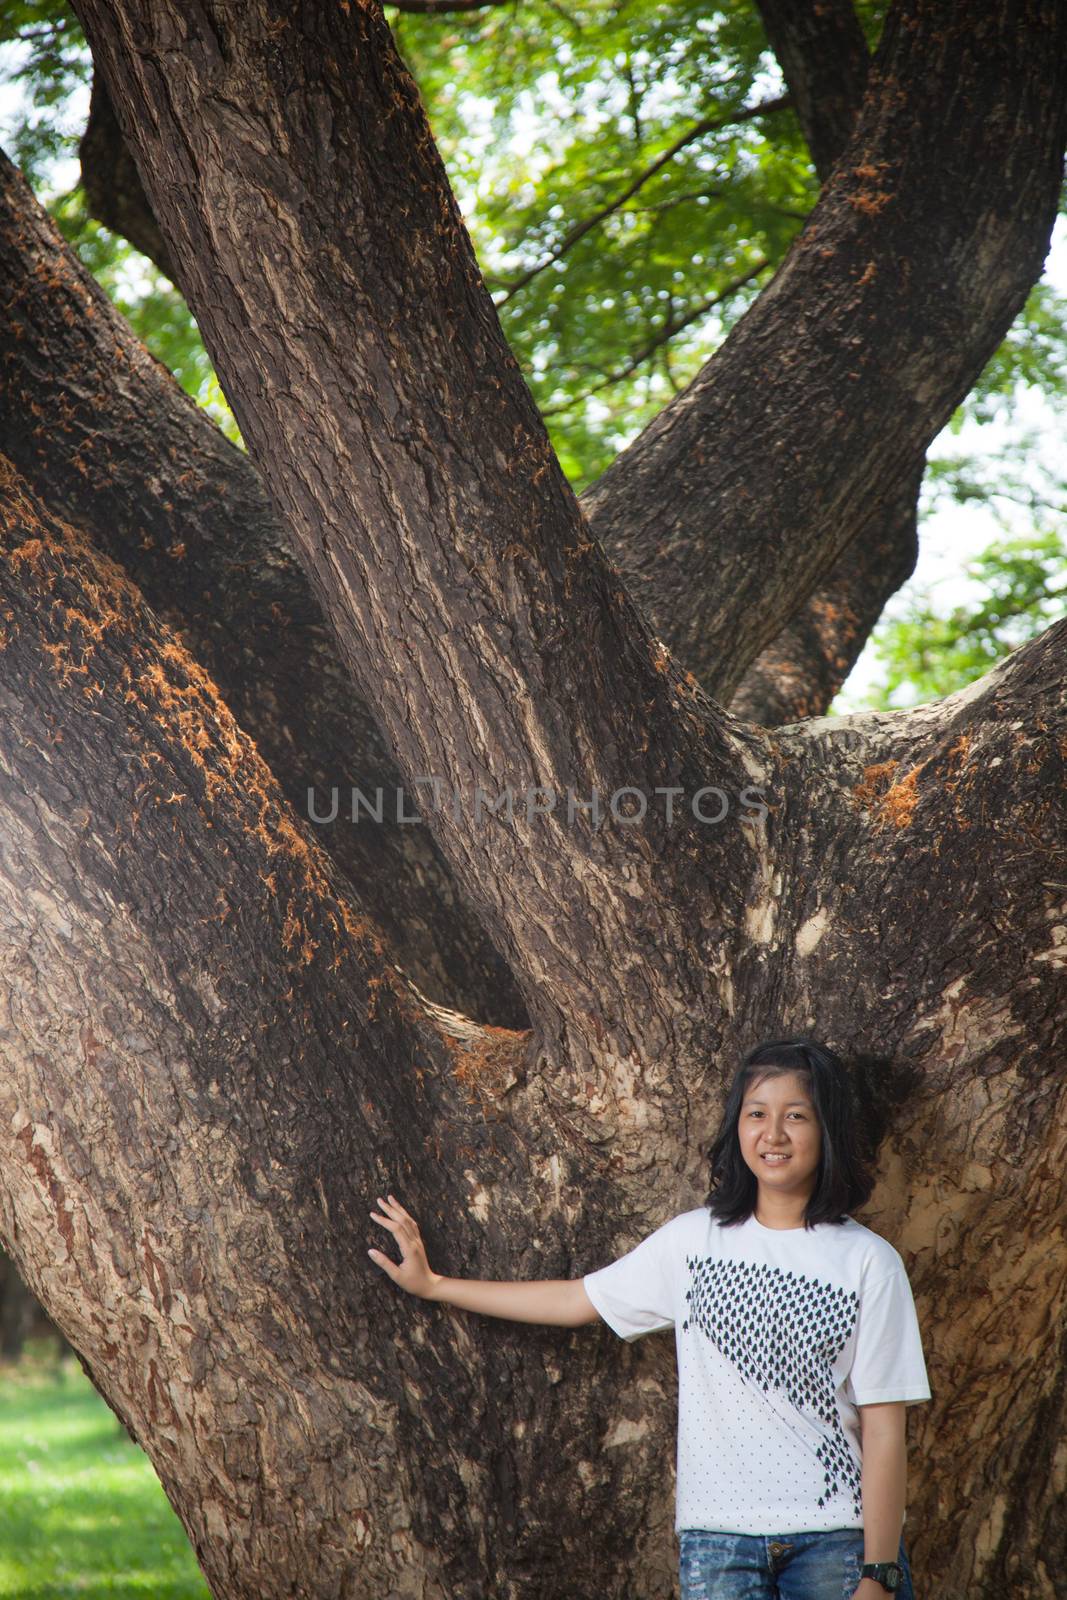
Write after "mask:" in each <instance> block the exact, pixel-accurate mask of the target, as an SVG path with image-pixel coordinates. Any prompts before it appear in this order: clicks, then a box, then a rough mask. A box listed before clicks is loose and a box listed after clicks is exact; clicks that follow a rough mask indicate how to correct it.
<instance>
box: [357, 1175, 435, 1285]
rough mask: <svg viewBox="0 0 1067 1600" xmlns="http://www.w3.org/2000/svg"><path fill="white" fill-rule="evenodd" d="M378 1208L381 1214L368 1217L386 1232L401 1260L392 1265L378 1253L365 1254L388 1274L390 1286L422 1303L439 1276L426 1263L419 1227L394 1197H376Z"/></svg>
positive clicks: (375, 1213)
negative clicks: (397, 1250)
mask: <svg viewBox="0 0 1067 1600" xmlns="http://www.w3.org/2000/svg"><path fill="white" fill-rule="evenodd" d="M378 1204H379V1205H380V1206H381V1208H382V1210H381V1214H379V1213H378V1212H377V1211H372V1212H371V1216H372V1217H373V1218H374V1220H375V1222H380V1223H381V1225H382V1227H383V1228H388V1229H389V1231H390V1233H391V1234H392V1235H393V1237H394V1239H395V1240H396V1242H397V1244H398V1245H399V1246H400V1255H401V1260H400V1261H399V1262H396V1261H393V1260H391V1259H390V1257H389V1256H387V1255H385V1254H384V1252H383V1251H381V1250H368V1251H367V1254H368V1255H369V1256H370V1258H371V1260H372V1261H374V1262H376V1263H377V1265H378V1266H379V1267H381V1269H382V1271H383V1272H387V1273H388V1274H389V1276H390V1277H391V1278H392V1280H393V1282H394V1283H396V1284H399V1285H400V1287H401V1289H406V1290H407V1292H408V1294H415V1295H418V1296H419V1297H420V1298H421V1299H425V1298H426V1297H427V1296H428V1295H429V1294H430V1292H431V1290H432V1289H433V1287H434V1285H435V1284H436V1283H437V1282H438V1280H439V1279H440V1277H441V1274H440V1273H439V1272H434V1271H433V1269H432V1267H431V1266H430V1263H429V1262H428V1261H427V1259H426V1246H425V1245H424V1244H423V1242H422V1235H421V1233H420V1232H419V1225H418V1223H417V1222H416V1221H415V1218H414V1217H412V1216H409V1214H408V1213H407V1212H406V1211H405V1210H404V1207H403V1206H402V1205H401V1204H400V1202H399V1201H398V1200H397V1199H396V1197H395V1195H389V1196H388V1197H387V1198H386V1199H385V1200H383V1199H382V1197H381V1195H379V1196H378Z"/></svg>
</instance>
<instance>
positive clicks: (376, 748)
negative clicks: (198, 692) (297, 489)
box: [0, 152, 527, 1026]
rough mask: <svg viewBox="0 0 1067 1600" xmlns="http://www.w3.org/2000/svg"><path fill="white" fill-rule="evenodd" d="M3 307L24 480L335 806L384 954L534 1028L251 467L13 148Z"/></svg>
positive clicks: (5, 422) (2, 174)
mask: <svg viewBox="0 0 1067 1600" xmlns="http://www.w3.org/2000/svg"><path fill="white" fill-rule="evenodd" d="M0 305H2V307H3V316H2V317H0V362H2V370H3V374H4V381H3V383H2V384H0V432H2V436H3V439H4V443H5V448H6V450H7V452H8V455H9V457H10V459H11V461H12V462H13V463H14V464H15V465H16V466H17V468H18V470H19V472H20V473H22V474H23V475H24V476H25V477H26V479H27V480H28V481H29V483H30V484H32V485H34V486H35V487H36V489H37V491H38V493H39V494H40V495H42V496H43V497H44V498H45V500H46V502H47V504H48V505H49V506H50V507H51V508H53V509H54V510H58V511H61V512H62V514H63V515H65V516H67V517H68V518H70V519H71V520H73V521H74V522H75V523H76V524H77V525H78V526H80V527H82V528H84V529H87V530H88V529H91V530H92V534H93V538H94V540H95V542H96V544H97V545H98V547H99V548H100V549H101V550H103V551H105V552H106V553H107V554H109V555H110V556H112V557H113V559H114V560H115V561H117V562H118V563H119V564H120V565H121V566H122V567H123V568H124V569H125V570H126V571H127V572H128V573H129V575H130V576H131V578H132V579H133V580H134V582H135V583H136V584H137V585H138V587H139V588H140V589H141V590H142V592H143V593H144V595H145V596H146V598H147V599H148V600H149V602H150V603H151V604H152V605H153V607H154V608H155V610H156V612H157V613H158V614H159V615H160V616H161V617H162V618H164V619H165V620H166V621H167V622H168V623H169V624H170V625H171V626H172V627H173V628H175V629H176V630H177V631H179V632H180V633H181V635H182V638H183V639H184V641H185V642H186V644H187V645H188V647H189V649H190V650H191V651H192V652H193V654H194V655H195V656H196V658H197V660H198V661H199V662H200V663H201V665H202V666H204V667H205V669H206V670H207V671H208V672H209V673H210V674H211V677H212V678H213V679H214V681H215V682H216V683H217V684H218V685H219V687H220V689H221V690H222V693H223V694H224V695H225V698H226V702H227V704H228V705H229V707H230V709H231V710H232V711H233V713H234V715H235V716H236V718H237V720H238V722H239V723H240V725H241V727H242V728H244V729H245V730H246V731H247V732H248V733H249V734H250V735H251V736H252V737H253V738H254V739H255V741H256V743H257V745H258V747H259V749H260V751H261V752H262V754H263V756H264V758H265V759H266V760H267V762H268V763H269V765H270V767H271V769H272V771H273V772H274V773H275V774H276V776H277V778H278V780H279V782H280V783H281V785H282V788H283V790H284V791H285V794H286V797H287V799H288V800H289V802H290V804H291V805H292V806H293V807H294V808H295V809H296V810H297V811H298V812H300V813H301V815H303V816H309V815H310V814H311V812H312V811H313V813H314V815H315V816H317V817H322V818H324V819H325V818H328V817H329V816H330V813H331V810H332V804H331V802H332V799H333V798H334V797H336V801H337V818H336V820H335V821H334V822H332V823H329V824H328V825H327V824H324V825H323V826H322V827H321V828H320V829H319V831H320V834H321V838H322V843H323V845H324V846H325V848H326V849H327V850H328V851H329V853H330V854H331V855H332V857H333V858H334V860H335V861H336V862H337V864H338V866H339V867H340V868H341V869H342V870H343V871H344V872H345V874H346V875H347V877H348V879H349V881H350V882H351V883H352V884H355V885H358V886H359V893H360V898H361V902H362V904H363V905H364V908H365V911H366V913H367V914H368V915H370V916H372V917H373V918H374V919H375V921H376V922H377V923H378V925H379V927H380V929H381V932H382V936H383V938H385V939H386V940H387V941H388V943H389V945H390V949H391V953H392V956H393V959H394V960H396V961H397V962H398V963H399V964H400V965H401V966H402V967H403V968H404V970H405V971H406V972H408V973H409V974H410V976H411V977H412V978H413V979H414V980H415V982H416V983H418V984H419V986H420V988H422V989H423V990H424V991H425V992H426V994H427V995H428V996H429V997H430V998H431V999H433V1000H435V1001H437V1002H438V1003H443V1004H448V1005H450V1006H455V1007H458V1008H459V1009H461V1010H462V1011H464V1012H466V1013H468V1014H470V1015H474V1016H477V1017H479V1018H480V1020H482V1021H483V1022H487V1023H496V1024H500V1025H504V1026H525V1024H526V1021H527V1019H526V1016H525V1012H524V1009H523V1005H522V1001H521V999H520V997H519V994H518V991H517V990H516V988H515V985H514V983H513V981H512V978H511V974H510V972H509V971H508V969H507V967H506V966H505V965H504V963H503V962H502V961H501V959H500V957H499V956H498V955H497V953H496V951H495V950H494V949H493V948H492V946H491V945H490V943H489V941H488V940H487V939H486V937H485V934H484V933H483V931H482V929H481V927H480V926H479V924H478V922H477V920H476V919H475V918H474V916H473V915H472V913H471V911H470V909H469V908H468V907H467V905H466V904H465V902H464V901H463V899H462V896H461V895H460V893H459V891H458V889H457V887H456V884H455V881H454V879H453V876H452V874H451V872H450V871H449V869H448V867H447V865H446V864H445V862H444V860H443V859H442V857H441V853H440V851H439V850H438V848H437V847H436V845H435V844H434V842H433V839H432V837H431V836H430V834H429V830H428V829H427V827H426V826H425V824H424V823H422V822H418V821H416V822H410V821H401V820H398V818H412V817H417V815H418V808H419V805H420V802H421V800H422V798H423V792H422V791H420V790H417V789H416V790H411V789H409V790H408V791H407V793H406V795H405V796H404V797H403V799H402V802H401V803H400V805H399V806H398V801H397V790H398V788H399V787H400V786H401V784H402V779H401V775H400V773H399V771H398V769H397V767H396V763H395V762H394V760H393V758H392V755H391V754H390V751H389V749H388V746H387V744H386V743H385V741H384V740H383V738H382V736H381V734H380V732H379V731H378V729H377V727H376V726H375V723H374V720H373V716H372V712H371V710H370V709H369V707H368V702H367V701H366V700H365V699H363V698H362V697H361V696H359V695H357V694H355V693H354V692H353V688H352V683H351V679H350V678H349V677H348V675H347V674H346V673H344V672H343V671H342V670H341V669H340V667H339V664H338V661H337V653H336V648H335V645H334V641H333V639H332V637H331V635H330V633H329V631H328V629H327V627H326V623H325V620H324V618H323V615H322V611H321V609H320V607H319V606H318V604H317V603H316V601H315V599H314V597H313V595H312V592H311V588H310V586H309V584H308V582H307V579H306V578H305V576H304V573H303V572H302V570H301V568H300V565H299V563H298V562H297V561H296V560H295V558H294V556H293V554H292V551H291V550H290V549H289V547H288V545H287V543H286V540H285V537H284V534H283V532H282V530H281V527H280V525H279V522H278V519H277V516H276V515H275V512H274V510H273V508H272V507H271V505H270V502H269V500H268V499H267V496H266V493H265V492H264V490H263V487H262V485H261V483H260V479H259V474H258V472H257V471H256V468H255V466H254V465H253V463H252V462H250V461H249V459H248V457H247V456H246V455H245V454H244V452H243V451H241V450H237V449H235V448H234V446H233V445H231V444H230V443H229V441H228V440H227V439H226V438H225V437H224V436H223V435H222V434H221V433H220V432H219V430H218V428H216V427H215V425H214V424H213V423H212V422H211V420H210V419H209V418H208V417H207V416H206V415H205V413H204V412H203V411H201V409H200V408H199V407H198V406H196V405H195V404H194V403H193V402H192V401H191V400H190V399H189V397H188V395H186V394H185V392H184V391H183V390H182V389H181V388H180V386H179V385H178V384H177V383H176V382H175V380H174V379H173V378H172V377H171V375H170V373H169V372H167V370H166V368H164V367H163V366H162V365H161V364H160V363H159V362H158V361H156V360H154V359H153V357H152V356H150V355H149V354H148V352H147V351H146V350H145V348H144V346H143V345H142V344H141V343H140V341H139V340H138V339H137V338H135V336H134V334H133V333H132V331H131V329H130V327H129V324H128V323H127V322H126V320H125V319H124V318H123V317H122V316H121V315H120V314H119V312H118V311H116V309H115V307H114V306H113V305H112V304H111V302H110V300H109V299H108V297H107V296H106V295H105V294H104V293H103V291H102V290H101V289H100V287H99V285H98V284H97V283H96V281H95V279H94V278H93V276H92V274H91V273H89V272H88V271H86V269H85V268H84V267H83V266H82V265H81V263H80V262H79V260H78V258H77V256H76V255H75V254H74V252H73V251H72V250H71V249H70V248H69V246H68V245H67V244H66V243H65V241H64V240H63V238H62V237H61V235H60V233H59V231H58V229H57V228H56V227H55V225H54V224H53V222H52V220H51V218H50V217H49V216H48V215H47V213H46V212H45V211H44V210H43V209H42V207H41V206H40V205H39V204H38V203H37V201H36V200H35V199H34V197H33V195H32V193H31V192H30V190H29V188H28V187H27V185H26V183H25V182H24V181H23V179H22V176H21V174H20V173H19V172H18V171H17V169H16V168H15V167H14V166H13V165H12V164H11V162H10V161H8V160H7V158H6V157H5V156H4V155H3V153H2V152H0ZM370 704H371V705H373V699H372V700H371V702H370ZM354 787H355V788H357V789H358V790H360V791H361V793H362V794H363V795H365V796H366V800H367V806H374V805H375V804H376V802H380V806H379V809H380V812H381V821H380V822H377V821H374V820H372V818H371V813H370V812H369V811H368V810H367V808H366V807H362V809H361V810H360V811H359V815H360V816H361V818H362V820H361V821H360V822H358V823H354V822H353V820H352V790H353V788H354ZM309 789H312V790H314V800H313V805H312V807H311V808H309V801H308V791H309ZM379 792H380V793H379ZM357 805H361V802H358V800H357Z"/></svg>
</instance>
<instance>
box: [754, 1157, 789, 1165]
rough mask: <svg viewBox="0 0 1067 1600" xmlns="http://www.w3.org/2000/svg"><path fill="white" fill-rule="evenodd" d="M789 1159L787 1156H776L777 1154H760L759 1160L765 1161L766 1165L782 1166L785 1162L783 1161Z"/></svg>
mask: <svg viewBox="0 0 1067 1600" xmlns="http://www.w3.org/2000/svg"><path fill="white" fill-rule="evenodd" d="M790 1159H791V1158H790V1157H789V1156H777V1155H773V1156H772V1155H762V1156H760V1160H761V1161H766V1162H767V1164H768V1166H772V1167H780V1166H783V1165H784V1164H785V1162H787V1161H789V1160H790Z"/></svg>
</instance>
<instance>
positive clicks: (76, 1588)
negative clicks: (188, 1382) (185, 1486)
mask: <svg viewBox="0 0 1067 1600" xmlns="http://www.w3.org/2000/svg"><path fill="white" fill-rule="evenodd" d="M103 1595H109V1596H112V1597H113V1600H135V1597H136V1600H145V1597H146V1596H151V1597H152V1600H211V1591H210V1590H209V1589H208V1587H207V1585H206V1584H205V1582H204V1579H203V1576H202V1575H201V1572H200V1568H199V1567H198V1566H197V1564H196V1558H195V1556H194V1555H193V1552H192V1549H191V1547H190V1545H189V1541H188V1539H187V1538H186V1535H185V1530H184V1528H183V1527H182V1525H181V1523H180V1522H179V1521H178V1518H177V1516H176V1515H175V1513H174V1511H173V1509H172V1507H171V1505H170V1502H169V1501H168V1499H167V1497H166V1495H165V1494H164V1493H163V1486H162V1485H161V1483H160V1481H159V1479H158V1478H157V1476H156V1473H155V1468H154V1467H153V1466H152V1463H151V1462H150V1461H149V1459H148V1457H147V1456H146V1455H145V1453H144V1451H143V1450H142V1449H141V1448H140V1446H139V1445H136V1444H134V1442H133V1440H132V1439H131V1438H130V1437H129V1435H128V1434H127V1433H126V1431H125V1429H124V1428H123V1427H122V1426H121V1424H120V1423H119V1421H118V1418H117V1417H116V1416H115V1415H114V1414H113V1412H111V1411H110V1410H109V1409H108V1407H107V1406H106V1405H105V1403H104V1401H103V1400H102V1399H101V1398H100V1396H99V1395H98V1394H97V1392H96V1390H95V1389H94V1388H93V1386H92V1384H91V1383H90V1382H89V1380H88V1378H87V1377H86V1376H85V1374H84V1372H83V1371H82V1369H81V1367H80V1366H79V1365H78V1363H77V1361H76V1360H75V1359H74V1358H73V1357H72V1356H70V1355H68V1356H67V1357H66V1359H64V1360H63V1361H58V1360H57V1357H56V1355H55V1352H54V1346H52V1347H51V1348H50V1347H49V1344H48V1343H47V1342H46V1341H33V1342H31V1344H30V1345H29V1347H28V1349H27V1354H26V1355H25V1356H23V1357H22V1359H21V1360H20V1361H18V1362H16V1363H11V1362H6V1363H0V1596H3V1597H4V1600H68V1597H69V1596H78V1597H79V1600H85V1597H88V1600H96V1597H97V1596H103Z"/></svg>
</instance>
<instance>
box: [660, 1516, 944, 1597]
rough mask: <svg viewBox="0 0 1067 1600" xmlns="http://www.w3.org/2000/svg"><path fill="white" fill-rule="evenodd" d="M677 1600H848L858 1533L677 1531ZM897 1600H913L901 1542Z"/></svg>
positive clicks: (856, 1574)
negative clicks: (901, 1571)
mask: <svg viewBox="0 0 1067 1600" xmlns="http://www.w3.org/2000/svg"><path fill="white" fill-rule="evenodd" d="M679 1541H680V1544H681V1557H680V1563H679V1565H680V1576H681V1586H682V1600H851V1596H852V1594H853V1593H854V1592H855V1590H856V1587H857V1585H858V1584H859V1581H860V1568H861V1567H862V1566H863V1529H862V1528H832V1529H830V1530H829V1531H828V1532H818V1531H817V1532H813V1533H782V1534H777V1533H776V1534H775V1535H774V1536H773V1538H772V1537H771V1536H770V1535H768V1536H767V1537H764V1535H763V1534H761V1533H760V1534H754V1533H707V1532H705V1531H704V1529H703V1528H683V1529H682V1531H681V1533H680V1534H679ZM897 1562H898V1563H899V1565H900V1566H901V1567H903V1569H904V1581H903V1582H902V1583H901V1586H900V1588H899V1589H898V1590H897V1597H898V1600H915V1594H914V1591H913V1589H912V1586H911V1567H910V1566H909V1565H908V1557H907V1552H906V1551H905V1549H904V1540H903V1539H901V1541H900V1549H899V1550H898V1552H897Z"/></svg>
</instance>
